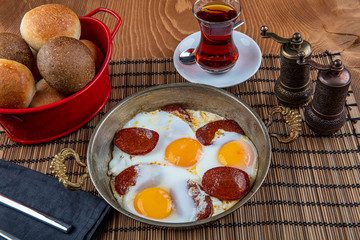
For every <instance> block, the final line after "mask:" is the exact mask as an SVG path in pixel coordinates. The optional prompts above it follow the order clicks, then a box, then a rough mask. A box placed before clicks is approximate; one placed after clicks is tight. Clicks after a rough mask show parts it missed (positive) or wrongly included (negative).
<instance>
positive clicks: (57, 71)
mask: <svg viewBox="0 0 360 240" xmlns="http://www.w3.org/2000/svg"><path fill="white" fill-rule="evenodd" d="M37 65H38V68H39V71H40V74H41V76H43V78H44V79H45V80H46V82H47V83H48V84H49V85H50V86H51V87H53V88H55V89H56V90H57V91H59V92H61V93H64V94H70V93H74V92H77V91H79V90H81V89H82V88H83V87H85V86H86V85H87V84H88V83H89V82H90V81H91V80H92V78H93V77H94V75H95V62H94V59H93V57H92V55H91V52H90V50H89V48H88V47H86V45H85V44H83V43H82V42H81V41H80V40H77V39H75V38H70V37H54V38H52V39H50V40H49V41H47V42H46V43H45V44H44V46H43V47H42V48H41V49H40V51H39V52H38V55H37Z"/></svg>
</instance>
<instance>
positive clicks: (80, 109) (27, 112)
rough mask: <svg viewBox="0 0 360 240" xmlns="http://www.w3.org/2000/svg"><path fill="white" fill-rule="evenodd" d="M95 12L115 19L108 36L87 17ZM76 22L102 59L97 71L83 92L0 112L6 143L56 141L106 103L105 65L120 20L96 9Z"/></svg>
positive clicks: (94, 20) (82, 37)
mask: <svg viewBox="0 0 360 240" xmlns="http://www.w3.org/2000/svg"><path fill="white" fill-rule="evenodd" d="M99 11H105V12H108V13H110V14H112V15H113V16H114V17H115V18H116V19H117V24H116V26H115V28H114V30H113V32H112V33H111V34H110V31H109V29H108V27H107V26H106V25H105V24H104V23H103V22H101V21H99V20H98V19H96V18H93V17H91V16H92V15H94V14H95V13H97V12H99ZM79 19H80V23H81V37H80V38H81V39H88V40H90V41H92V42H94V43H95V44H96V45H97V46H99V47H100V49H101V50H102V51H103V53H104V55H105V61H104V63H103V65H102V67H101V69H100V70H99V71H98V72H97V74H96V76H95V77H94V79H93V80H92V81H91V82H90V83H89V84H88V85H87V86H86V87H85V88H83V89H82V90H80V91H79V92H77V93H75V94H73V95H71V96H70V97H68V98H65V99H63V100H61V101H58V102H55V103H52V104H48V105H45V106H41V107H36V108H27V109H4V108H0V124H1V126H2V127H3V128H4V130H5V133H6V134H7V136H8V137H9V138H10V139H12V140H14V141H16V142H19V143H26V144H31V143H41V142H47V141H50V140H54V139H56V138H60V137H62V136H65V135H67V134H69V133H71V132H73V131H75V130H77V129H79V128H80V127H81V126H83V125H84V124H86V123H87V122H89V121H90V120H91V119H92V118H93V117H95V115H96V114H98V113H99V112H100V111H101V109H102V108H103V107H104V106H105V104H106V103H107V101H108V99H109V97H110V92H111V84H110V80H109V61H110V58H111V52H112V39H113V38H114V36H115V34H116V32H117V31H118V29H119V27H120V25H121V18H120V17H119V15H117V14H116V13H115V12H113V11H111V10H109V9H106V8H98V9H95V10H94V11H92V12H91V13H89V14H87V15H86V16H84V17H79Z"/></svg>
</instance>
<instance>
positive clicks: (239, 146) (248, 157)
mask: <svg viewBox="0 0 360 240" xmlns="http://www.w3.org/2000/svg"><path fill="white" fill-rule="evenodd" d="M254 158H255V155H254V151H253V149H252V147H251V145H250V144H249V143H247V142H245V141H242V140H237V141H231V142H229V143H226V144H224V145H223V146H222V147H221V148H220V150H219V152H218V160H219V162H220V163H221V164H222V165H224V166H228V167H236V168H240V169H247V168H249V167H251V166H252V164H253V162H254Z"/></svg>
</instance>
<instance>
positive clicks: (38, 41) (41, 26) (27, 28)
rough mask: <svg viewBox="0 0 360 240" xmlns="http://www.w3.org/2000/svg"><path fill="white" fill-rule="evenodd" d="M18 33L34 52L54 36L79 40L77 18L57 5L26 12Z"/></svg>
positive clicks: (66, 9)
mask: <svg viewBox="0 0 360 240" xmlns="http://www.w3.org/2000/svg"><path fill="white" fill-rule="evenodd" d="M20 33H21V36H22V37H23V38H24V40H25V41H26V42H27V44H29V46H30V47H31V48H33V49H34V50H35V51H39V49H40V48H41V46H42V45H44V43H45V42H46V41H48V40H49V39H51V38H53V37H55V36H68V37H73V38H76V39H79V38H80V33H81V26H80V20H79V18H78V16H77V15H76V14H75V12H73V11H72V10H71V9H69V8H67V7H65V6H63V5H59V4H46V5H42V6H39V7H36V8H34V9H32V10H30V11H29V12H27V13H26V14H25V15H24V17H23V18H22V20H21V24H20Z"/></svg>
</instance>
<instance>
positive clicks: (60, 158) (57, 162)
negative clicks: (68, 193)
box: [50, 148, 89, 190]
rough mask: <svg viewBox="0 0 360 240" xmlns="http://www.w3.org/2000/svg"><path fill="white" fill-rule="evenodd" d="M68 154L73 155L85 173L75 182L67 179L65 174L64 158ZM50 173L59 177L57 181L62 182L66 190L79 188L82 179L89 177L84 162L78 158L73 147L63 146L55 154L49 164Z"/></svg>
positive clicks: (82, 183) (82, 181)
mask: <svg viewBox="0 0 360 240" xmlns="http://www.w3.org/2000/svg"><path fill="white" fill-rule="evenodd" d="M68 156H73V157H74V158H75V161H76V162H77V163H78V164H79V165H80V166H82V167H85V174H83V175H82V176H81V177H80V178H79V180H78V182H77V183H73V182H70V181H69V177H68V175H66V171H67V169H66V166H65V164H64V162H65V159H66V158H67V157H68ZM50 170H51V173H53V174H55V177H56V178H57V179H59V182H61V183H62V184H64V186H65V188H66V189H68V190H79V189H81V188H82V187H83V186H84V181H85V179H86V178H88V177H89V171H88V168H87V165H86V163H84V162H82V161H81V160H80V157H79V154H78V153H77V152H75V150H74V149H71V148H64V149H63V150H61V151H60V152H59V153H58V154H56V155H55V157H54V158H53V160H52V161H51V164H50Z"/></svg>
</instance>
